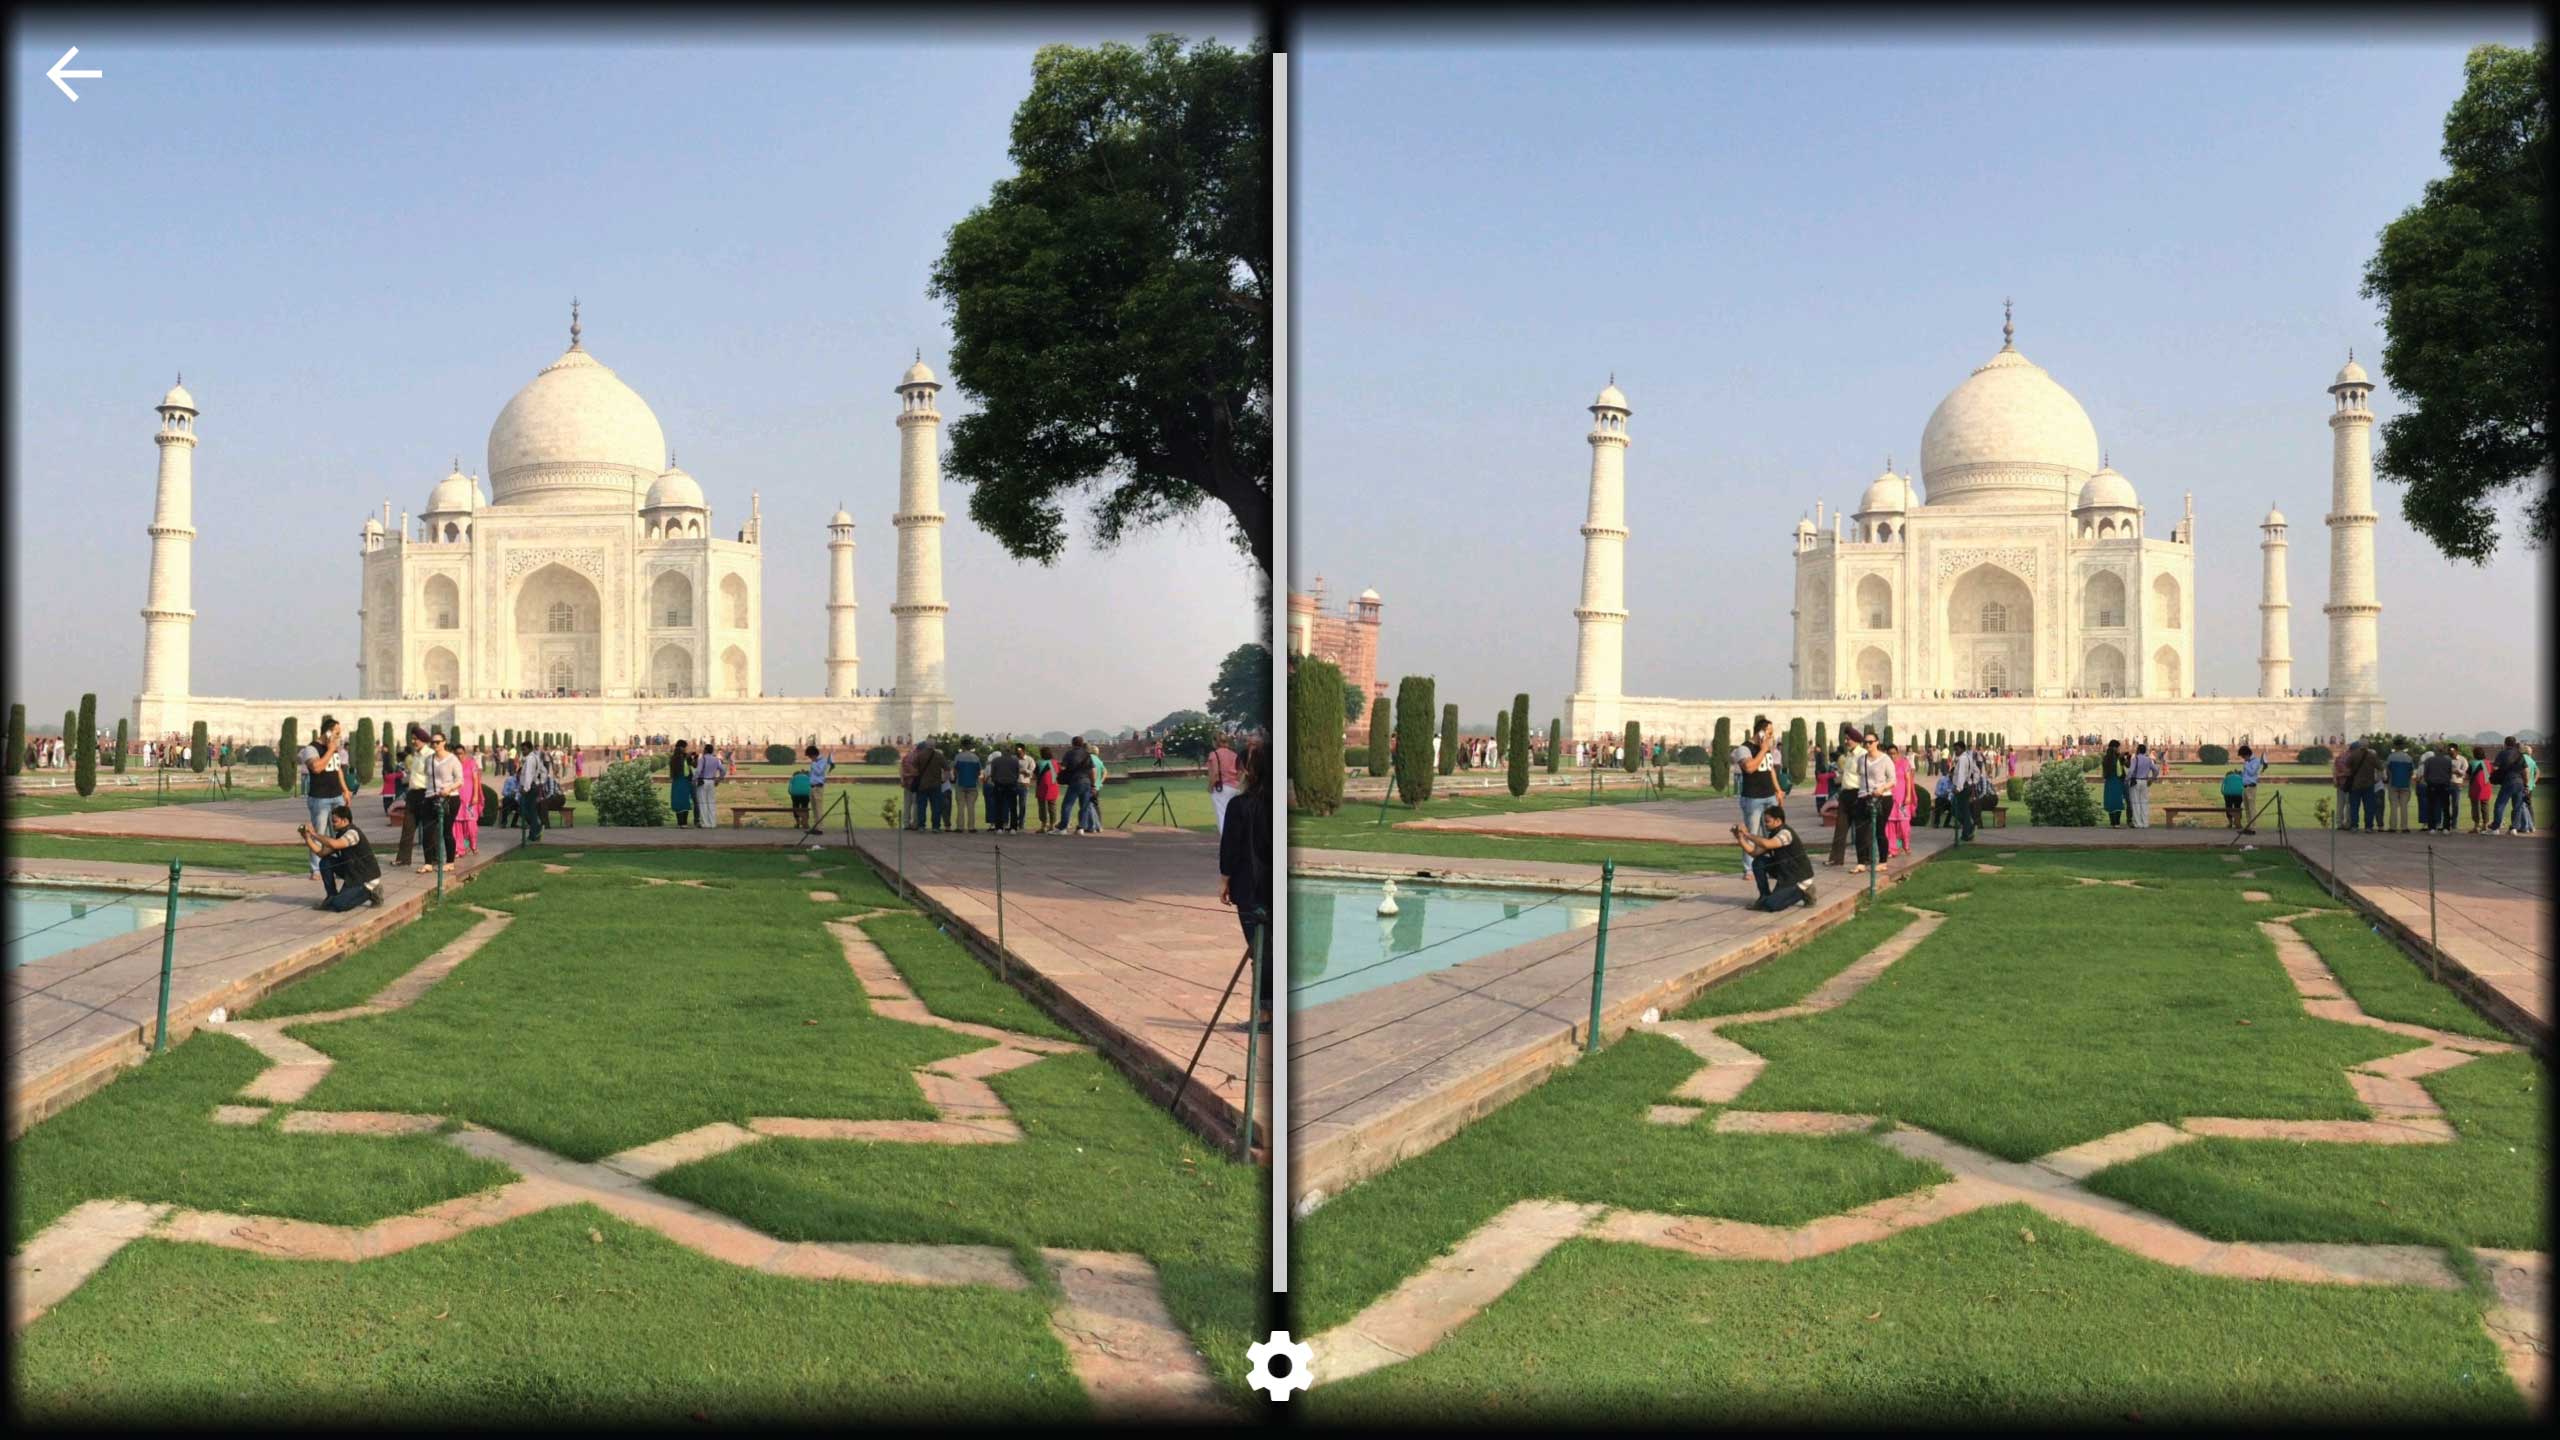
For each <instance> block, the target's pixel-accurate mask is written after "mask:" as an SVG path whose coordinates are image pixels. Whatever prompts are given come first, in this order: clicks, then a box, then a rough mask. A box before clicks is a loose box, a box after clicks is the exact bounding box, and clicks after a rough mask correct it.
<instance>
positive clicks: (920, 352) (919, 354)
mask: <svg viewBox="0 0 2560 1440" xmlns="http://www.w3.org/2000/svg"><path fill="white" fill-rule="evenodd" d="M916 363H917V364H919V365H921V364H923V363H924V347H923V346H921V345H919V346H917V347H916Z"/></svg>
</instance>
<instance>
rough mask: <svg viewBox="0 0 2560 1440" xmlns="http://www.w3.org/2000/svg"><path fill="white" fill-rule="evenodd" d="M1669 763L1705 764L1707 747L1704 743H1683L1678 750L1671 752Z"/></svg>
mask: <svg viewBox="0 0 2560 1440" xmlns="http://www.w3.org/2000/svg"><path fill="white" fill-rule="evenodd" d="M1671 763H1672V764H1674V765H1705V764H1707V763H1708V762H1707V747H1706V746H1704V745H1683V746H1681V747H1680V748H1679V750H1678V751H1676V752H1674V753H1673V755H1672V757H1671Z"/></svg>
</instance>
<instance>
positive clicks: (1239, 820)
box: [1218, 739, 1275, 1027]
mask: <svg viewBox="0 0 2560 1440" xmlns="http://www.w3.org/2000/svg"><path fill="white" fill-rule="evenodd" d="M1218 873H1219V875H1221V876H1223V877H1224V878H1223V879H1222V880H1220V882H1219V884H1218V899H1219V900H1220V901H1221V902H1222V903H1224V904H1228V905H1233V906H1234V907H1236V924H1237V925H1238V926H1240V927H1241V928H1242V929H1243V930H1244V944H1245V953H1246V954H1247V955H1251V954H1252V953H1253V932H1254V927H1255V926H1256V925H1267V924H1268V923H1269V922H1270V918H1271V742H1270V741H1268V740H1262V739H1257V740H1255V741H1254V742H1253V744H1252V745H1251V746H1249V747H1248V748H1247V749H1246V750H1245V753H1244V793H1242V794H1240V795H1238V796H1236V798H1234V799H1233V800H1230V801H1228V802H1227V820H1226V824H1225V826H1224V827H1222V828H1221V829H1220V830H1219V832H1218ZM1274 963H1275V961H1274V958H1273V956H1272V952H1271V947H1270V944H1269V943H1268V941H1267V940H1266V942H1265V943H1264V946H1263V951H1262V984H1261V987H1260V991H1259V993H1257V994H1256V995H1255V996H1254V1016H1253V1023H1254V1025H1255V1026H1257V1027H1261V1026H1268V1025H1269V1024H1270V1023H1271V970H1272V966H1273V965H1274Z"/></svg>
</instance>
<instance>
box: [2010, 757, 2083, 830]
mask: <svg viewBox="0 0 2560 1440" xmlns="http://www.w3.org/2000/svg"><path fill="white" fill-rule="evenodd" d="M2088 770H2089V762H2088V761H2085V760H2047V761H2046V762H2044V764H2043V766H2042V767H2041V768H2039V769H2038V770H2037V771H2036V774H2035V778H2034V779H2033V780H2032V781H2029V782H2028V783H2027V787H2026V804H2027V818H2028V819H2030V820H2033V821H2034V822H2035V823H2036V824H2038V825H2082V826H2086V825H2095V824H2098V823H2099V821H2100V818H2101V817H2100V815H2099V811H2098V798H2097V797H2096V796H2095V795H2092V794H2090V793H2089V784H2088V782H2087V781H2086V780H2084V779H2082V778H2081V777H2082V776H2084V775H2086V774H2087V773H2088ZM2009 784H2010V786H2011V787H2012V790H2013V794H2014V789H2015V787H2016V786H2017V784H2018V782H2017V781H2016V780H2014V779H2012V780H2011V781H2010V782H2009Z"/></svg>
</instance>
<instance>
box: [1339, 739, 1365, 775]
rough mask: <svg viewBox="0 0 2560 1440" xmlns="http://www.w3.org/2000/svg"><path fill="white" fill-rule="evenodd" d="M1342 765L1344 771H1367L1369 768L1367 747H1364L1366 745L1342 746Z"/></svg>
mask: <svg viewBox="0 0 2560 1440" xmlns="http://www.w3.org/2000/svg"><path fill="white" fill-rule="evenodd" d="M1342 764H1343V768H1344V769H1345V770H1366V769H1368V768H1369V747H1368V746H1366V745H1345V746H1343V747H1342Z"/></svg>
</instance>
